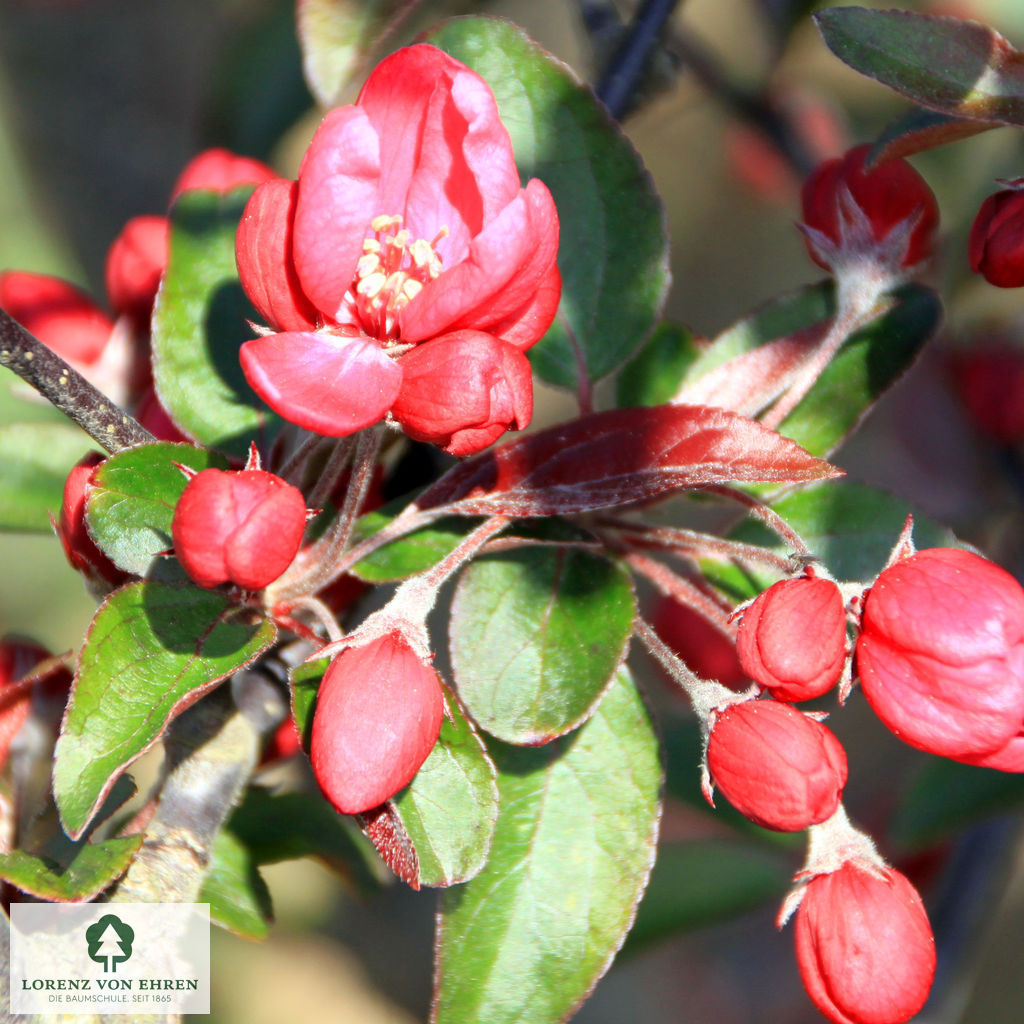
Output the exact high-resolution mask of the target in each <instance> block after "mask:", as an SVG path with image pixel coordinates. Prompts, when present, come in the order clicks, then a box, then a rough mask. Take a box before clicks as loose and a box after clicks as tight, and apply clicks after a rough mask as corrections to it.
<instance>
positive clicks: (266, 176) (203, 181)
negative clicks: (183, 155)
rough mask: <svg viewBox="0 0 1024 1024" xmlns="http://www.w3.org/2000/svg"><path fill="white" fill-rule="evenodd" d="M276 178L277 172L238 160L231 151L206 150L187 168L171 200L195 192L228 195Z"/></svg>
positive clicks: (182, 173) (243, 158)
mask: <svg viewBox="0 0 1024 1024" xmlns="http://www.w3.org/2000/svg"><path fill="white" fill-rule="evenodd" d="M276 177H277V173H276V172H275V171H274V169H273V168H272V167H268V166H267V165H266V164H265V163H263V162H262V161H260V160H253V159H252V158H251V157H248V156H239V155H238V154H237V153H232V152H231V151H230V150H228V149H219V148H216V149H207V150H204V151H203V152H202V153H200V154H199V155H198V156H194V157H193V158H192V159H191V160H190V161H189V162H188V163H187V164H186V165H185V168H184V169H183V170H182V172H181V174H180V175H179V176H178V180H177V181H176V182H175V183H174V189H173V190H172V191H171V199H172V200H174V199H177V197H178V196H179V195H181V193H182V192H187V191H188V190H189V189H192V188H208V189H212V190H213V191H214V192H228V191H230V190H231V189H233V188H235V187H236V186H238V185H258V184H260V182H263V181H269V180H270V179H271V178H276Z"/></svg>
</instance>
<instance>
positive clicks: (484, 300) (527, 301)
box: [401, 179, 560, 348]
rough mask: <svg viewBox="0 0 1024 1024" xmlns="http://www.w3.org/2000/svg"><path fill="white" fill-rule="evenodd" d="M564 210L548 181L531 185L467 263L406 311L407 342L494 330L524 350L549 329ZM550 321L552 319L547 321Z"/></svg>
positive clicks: (480, 238) (483, 235)
mask: <svg viewBox="0 0 1024 1024" xmlns="http://www.w3.org/2000/svg"><path fill="white" fill-rule="evenodd" d="M557 256H558V213H557V211H556V210H555V203H554V200H553V199H552V198H551V193H550V192H549V191H548V189H547V186H546V185H544V184H543V183H542V182H540V181H538V180H537V179H533V180H532V181H530V182H529V184H528V185H527V187H526V188H525V189H523V190H522V191H521V192H520V193H519V195H518V196H516V198H515V199H514V200H513V201H512V202H511V203H509V205H508V206H506V207H505V209H504V210H502V212H501V214H500V215H499V216H498V218H497V219H496V220H494V221H492V222H491V224H489V225H488V226H487V227H486V228H485V229H484V231H483V232H482V233H481V234H480V235H478V236H477V237H476V238H475V239H474V240H473V243H472V245H471V247H470V251H469V255H468V256H467V257H466V259H465V260H463V261H462V262H461V263H459V264H457V265H456V266H454V267H451V268H450V269H448V270H446V271H445V272H444V273H443V274H441V276H440V277H438V278H437V279H436V280H434V281H431V282H430V283H429V284H428V285H427V286H426V287H425V288H424V289H423V291H422V292H420V294H419V295H417V296H416V298H415V299H414V300H413V301H412V302H410V303H409V305H408V306H407V307H406V308H405V310H404V311H403V314H402V322H401V336H402V340H403V341H409V342H416V341H423V340H424V339H426V338H431V337H434V336H436V335H438V334H441V333H444V332H446V331H453V330H461V329H470V330H486V331H488V332H489V333H498V332H497V331H494V330H492V328H493V325H497V324H500V325H501V327H502V333H501V335H500V336H501V337H502V338H506V336H509V337H508V338H507V340H509V341H511V342H512V343H514V344H515V345H516V346H517V347H519V348H527V347H528V346H529V345H532V344H533V342H534V341H536V340H537V339H538V338H539V337H540V335H541V334H543V333H544V331H545V330H546V329H547V327H548V325H549V324H550V322H551V318H553V317H554V312H555V309H557V303H555V302H554V297H555V289H556V288H559V287H560V284H559V283H558V282H559V279H558V277H557V274H558V270H557V267H556V266H555V260H556V258H557ZM545 318H547V322H546V323H545V322H544V320H545Z"/></svg>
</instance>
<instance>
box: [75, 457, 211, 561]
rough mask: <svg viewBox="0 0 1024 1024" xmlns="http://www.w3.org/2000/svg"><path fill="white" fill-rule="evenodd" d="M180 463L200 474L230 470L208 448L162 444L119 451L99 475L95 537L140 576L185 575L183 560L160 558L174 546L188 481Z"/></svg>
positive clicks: (93, 497) (90, 512) (93, 504)
mask: <svg viewBox="0 0 1024 1024" xmlns="http://www.w3.org/2000/svg"><path fill="white" fill-rule="evenodd" d="M175 463H178V464H180V465H183V466H190V467H191V468H192V469H195V470H197V471H198V470H203V469H208V468H209V467H211V466H214V467H216V468H218V469H226V468H227V466H228V461H227V459H225V458H224V457H223V456H220V455H217V454H216V453H215V452H211V451H209V450H208V449H204V448H196V447H195V446H194V445H190V444H171V443H169V442H165V441H161V442H159V443H158V444H147V445H142V446H141V447H138V448H128V449H126V450H125V451H122V452H118V453H117V454H116V455H112V456H111V457H110V458H109V459H107V460H106V461H105V462H104V463H102V464H101V465H100V466H99V467H98V468H97V470H96V472H95V473H94V474H93V478H92V488H91V490H90V492H89V499H88V505H87V510H86V518H87V520H88V523H89V533H90V535H91V536H92V538H93V540H95V542H96V544H97V545H98V546H99V547H100V549H101V550H102V551H103V553H104V554H105V555H106V556H107V557H108V558H109V559H110V560H111V561H112V562H113V563H114V564H115V565H117V566H119V567H120V568H122V569H124V570H125V571H126V572H130V573H134V574H135V575H136V576H146V575H149V574H150V573H151V571H152V572H155V573H157V574H159V575H161V576H167V575H169V574H171V573H174V574H175V575H176V577H177V578H178V579H182V578H183V577H184V573H183V572H182V570H181V569H180V567H179V566H178V563H177V562H175V561H171V560H167V559H163V558H158V557H157V556H158V555H160V553H161V552H164V551H167V550H168V549H170V548H171V547H173V543H174V542H173V540H172V539H171V520H172V519H173V518H174V506H175V505H176V504H177V503H178V498H180V497H181V492H182V491H183V490H184V489H185V485H186V484H187V483H188V479H187V478H186V476H185V474H184V473H182V471H181V470H180V469H178V466H177V465H175Z"/></svg>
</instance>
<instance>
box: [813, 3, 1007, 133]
mask: <svg viewBox="0 0 1024 1024" xmlns="http://www.w3.org/2000/svg"><path fill="white" fill-rule="evenodd" d="M814 20H815V22H816V24H817V26H818V29H819V31H820V32H821V34H822V36H823V37H824V39H825V42H826V43H827V44H828V47H829V49H830V50H831V51H832V52H833V53H834V54H835V55H836V56H837V57H838V58H839V59H840V60H842V61H845V63H847V64H849V65H850V67H852V68H853V69H854V70H855V71H859V72H860V73H861V74H862V75H867V76H868V77H870V78H874V79H875V80H876V81H879V82H881V83H882V84H883V85H887V86H889V87H890V88H891V89H895V90H896V91H897V92H900V93H902V94H903V95H904V96H906V97H908V98H909V99H911V100H913V101H914V102H915V103H919V104H920V105H921V106H923V107H928V108H929V109H931V110H937V111H939V112H941V113H945V114H952V115H954V116H955V117H966V118H974V119H978V120H982V121H996V122H998V123H1000V124H1015V125H1024V60H1022V58H1021V54H1020V52H1019V51H1018V50H1015V49H1014V48H1013V47H1012V46H1011V45H1010V44H1009V43H1008V42H1007V41H1006V40H1005V39H1004V38H1003V37H1002V36H1001V35H1000V34H999V33H998V32H995V31H993V30H992V29H990V28H988V27H986V26H985V25H981V24H979V23H978V22H973V21H965V20H963V19H961V18H951V17H940V16H937V15H933V14H913V13H911V12H909V11H870V10H864V9H863V8H860V7H832V8H829V9H828V10H824V11H819V12H818V13H817V14H816V15H815V16H814Z"/></svg>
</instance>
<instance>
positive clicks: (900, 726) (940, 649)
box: [857, 548, 1024, 759]
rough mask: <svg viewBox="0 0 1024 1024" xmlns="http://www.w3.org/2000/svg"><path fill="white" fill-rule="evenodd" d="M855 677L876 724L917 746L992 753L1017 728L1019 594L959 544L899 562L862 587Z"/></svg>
mask: <svg viewBox="0 0 1024 1024" xmlns="http://www.w3.org/2000/svg"><path fill="white" fill-rule="evenodd" d="M857 671H858V673H859V675H860V680H861V685H862V686H863V688H864V695H865V696H866V697H867V699H868V703H870V705H871V707H872V708H873V709H874V711H875V713H876V714H877V715H878V717H879V718H881V719H882V721H883V722H884V723H885V724H886V725H887V726H888V727H889V728H890V729H891V730H892V731H893V732H894V733H896V735H897V736H899V737H900V738H901V739H903V740H905V741H906V742H907V743H909V744H911V745H912V746H915V747H918V748H920V749H921V750H927V751H929V752H931V753H933V754H941V755H943V756H945V757H952V758H956V759H975V758H978V757H987V756H989V755H993V754H995V753H997V752H998V751H1000V750H1001V749H1002V748H1004V747H1005V746H1006V745H1007V744H1008V743H1010V742H1011V741H1013V740H1015V739H1016V738H1017V737H1018V735H1019V733H1020V731H1021V725H1022V723H1024V590H1022V589H1021V586H1020V584H1019V583H1017V581H1016V580H1015V579H1014V578H1013V577H1012V576H1011V575H1010V574H1009V573H1008V572H1006V571H1005V570H1004V569H1001V568H999V566H997V565H995V564H994V563H992V562H990V561H988V560H987V559H985V558H982V557H981V556H980V555H976V554H973V553H972V552H970V551H963V550H960V549H959V548H930V549H928V550H925V551H919V552H917V553H916V554H913V555H910V556H909V557H907V558H901V559H898V560H897V561H896V562H894V563H893V564H892V565H890V566H889V567H888V568H887V569H885V570H884V571H883V572H882V573H881V574H880V575H879V577H878V579H877V580H876V581H875V583H874V584H873V585H872V587H871V589H870V590H869V591H868V594H867V597H866V599H865V602H864V613H863V618H862V623H861V633H860V637H859V638H858V640H857Z"/></svg>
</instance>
